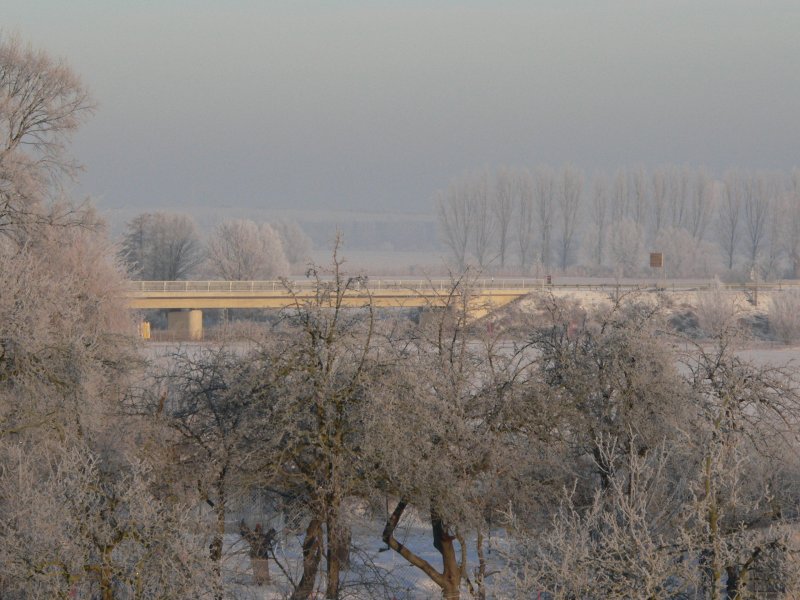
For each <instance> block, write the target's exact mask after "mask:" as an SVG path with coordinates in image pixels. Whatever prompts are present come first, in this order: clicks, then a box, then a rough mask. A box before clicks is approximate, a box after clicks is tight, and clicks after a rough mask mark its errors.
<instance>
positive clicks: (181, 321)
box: [167, 309, 203, 340]
mask: <svg viewBox="0 0 800 600" xmlns="http://www.w3.org/2000/svg"><path fill="white" fill-rule="evenodd" d="M167 332H168V333H169V334H170V335H171V336H173V337H175V338H176V339H179V340H202V339H203V311H202V310H197V309H191V310H171V311H169V312H168V313H167Z"/></svg>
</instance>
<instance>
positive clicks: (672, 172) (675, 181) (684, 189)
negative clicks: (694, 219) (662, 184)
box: [666, 166, 691, 229]
mask: <svg viewBox="0 0 800 600" xmlns="http://www.w3.org/2000/svg"><path fill="white" fill-rule="evenodd" d="M666 173H667V181H668V182H669V185H668V187H667V190H668V198H669V200H668V207H669V214H670V221H671V225H672V227H674V228H676V229H680V228H682V227H686V220H687V212H688V210H687V206H686V205H687V204H688V199H689V185H690V178H691V177H690V172H689V168H688V167H677V166H670V167H667V168H666Z"/></svg>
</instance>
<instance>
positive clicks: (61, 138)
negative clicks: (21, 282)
mask: <svg viewBox="0 0 800 600" xmlns="http://www.w3.org/2000/svg"><path fill="white" fill-rule="evenodd" d="M92 108H93V105H92V101H91V99H90V98H89V94H88V92H87V91H86V89H85V88H84V86H83V84H82V83H81V81H80V79H79V78H78V77H77V75H75V73H74V72H73V71H72V70H71V69H70V68H69V67H68V66H67V65H66V63H64V62H63V61H59V60H54V59H53V58H51V57H50V56H49V55H48V54H46V53H45V52H43V51H39V50H34V49H33V48H32V47H30V46H28V45H25V44H24V43H23V42H21V41H20V39H18V38H16V37H8V36H7V35H3V34H1V33H0V231H2V232H9V230H13V229H14V228H15V227H17V226H21V227H30V226H31V225H33V224H35V223H47V222H53V221H57V222H60V223H65V224H66V223H70V222H72V220H73V219H71V218H68V217H71V216H73V215H72V211H71V210H68V211H66V212H63V211H62V212H59V211H57V212H55V213H51V214H48V211H47V210H45V207H44V203H45V201H46V200H47V199H59V196H60V189H59V185H60V183H61V181H62V179H63V177H64V176H67V177H71V176H72V175H73V174H74V172H75V170H76V169H77V164H76V163H75V162H74V161H73V160H72V159H71V158H70V157H69V156H68V154H67V144H68V142H69V140H70V137H71V135H72V133H73V132H74V131H75V130H76V129H77V128H78V127H79V125H80V124H81V122H82V121H83V119H84V118H85V117H87V116H88V115H89V114H90V113H91V111H92ZM57 217H61V218H57Z"/></svg>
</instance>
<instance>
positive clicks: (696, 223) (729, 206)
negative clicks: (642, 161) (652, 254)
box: [436, 165, 800, 277]
mask: <svg viewBox="0 0 800 600" xmlns="http://www.w3.org/2000/svg"><path fill="white" fill-rule="evenodd" d="M436 207H437V213H438V217H439V224H440V230H441V234H442V239H443V241H444V243H445V244H446V245H447V247H448V248H449V249H450V251H451V253H452V257H453V259H454V261H455V263H456V264H457V265H458V266H460V267H462V268H463V266H464V265H466V264H467V263H470V262H473V261H474V262H476V263H477V264H478V265H480V266H481V267H483V268H486V267H490V268H501V269H503V268H506V267H507V266H509V265H511V264H513V265H515V266H516V267H518V268H520V269H522V270H529V269H530V268H531V266H532V265H536V266H537V267H539V268H541V269H544V270H546V271H548V272H549V271H551V270H556V269H557V270H560V271H562V272H564V271H566V270H568V269H569V268H570V267H574V266H580V267H582V268H583V269H585V270H589V271H592V272H597V273H602V272H608V271H609V270H616V271H617V272H619V273H622V274H635V273H637V272H639V271H641V269H642V267H643V265H644V263H645V261H644V258H645V256H646V253H647V252H648V251H649V250H652V251H662V252H664V254H665V257H666V260H667V268H668V270H669V272H670V274H671V275H703V276H708V275H711V274H714V273H715V272H718V273H722V272H725V271H732V270H734V269H736V268H741V269H750V268H752V267H753V266H757V267H758V268H759V269H760V270H761V271H762V274H763V275H764V276H769V277H780V276H790V277H797V276H798V273H799V272H800V271H799V270H800V249H798V244H800V242H798V239H800V173H798V171H793V172H792V173H789V174H786V173H780V172H761V171H759V172H748V171H743V170H733V171H729V172H728V173H726V174H725V175H724V177H723V178H722V179H714V178H713V177H712V176H711V175H710V174H709V173H708V172H707V171H706V170H704V169H698V168H692V167H676V166H669V167H662V168H658V169H655V170H653V171H652V172H648V171H646V170H645V169H644V168H637V169H621V170H619V171H617V173H616V174H615V175H614V176H613V177H608V176H607V175H605V174H602V173H600V174H596V175H594V176H593V177H592V178H591V180H590V181H588V182H587V180H586V177H585V176H584V174H583V173H582V172H581V171H580V170H578V169H577V168H575V167H573V166H570V165H568V166H565V167H563V168H561V169H552V168H550V167H539V168H536V169H535V170H533V171H530V170H528V169H521V168H505V167H504V168H500V169H497V170H496V171H495V172H490V171H488V170H485V169H484V170H481V171H475V172H471V173H467V174H465V175H463V176H461V177H459V178H457V179H455V180H454V181H452V182H451V183H450V185H449V186H448V187H447V189H446V190H445V191H443V192H440V193H439V194H438V195H437V197H436Z"/></svg>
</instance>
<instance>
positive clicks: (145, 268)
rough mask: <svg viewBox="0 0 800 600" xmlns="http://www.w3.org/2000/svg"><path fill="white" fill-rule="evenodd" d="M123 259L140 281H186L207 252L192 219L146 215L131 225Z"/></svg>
mask: <svg viewBox="0 0 800 600" xmlns="http://www.w3.org/2000/svg"><path fill="white" fill-rule="evenodd" d="M120 258H121V259H122V260H123V262H124V263H125V264H126V266H127V269H128V273H129V274H130V275H131V276H132V277H135V278H137V279H144V280H149V281H175V280H178V279H185V278H186V277H188V276H190V275H191V274H192V273H193V271H194V270H195V269H196V268H197V267H198V266H199V265H200V264H201V263H202V262H203V260H204V258H205V256H204V249H203V245H202V243H201V242H200V237H199V235H198V233H197V226H196V225H195V222H194V220H192V218H191V217H189V216H188V215H184V214H173V213H163V212H156V213H143V214H141V215H139V216H138V217H136V218H134V219H132V220H131V221H130V222H129V223H128V224H127V225H126V230H125V234H124V236H123V239H122V248H121V250H120Z"/></svg>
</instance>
